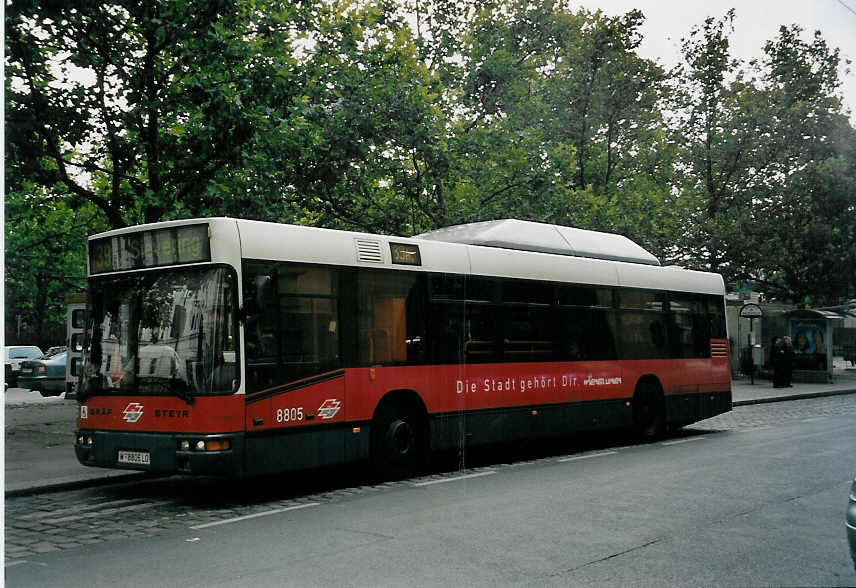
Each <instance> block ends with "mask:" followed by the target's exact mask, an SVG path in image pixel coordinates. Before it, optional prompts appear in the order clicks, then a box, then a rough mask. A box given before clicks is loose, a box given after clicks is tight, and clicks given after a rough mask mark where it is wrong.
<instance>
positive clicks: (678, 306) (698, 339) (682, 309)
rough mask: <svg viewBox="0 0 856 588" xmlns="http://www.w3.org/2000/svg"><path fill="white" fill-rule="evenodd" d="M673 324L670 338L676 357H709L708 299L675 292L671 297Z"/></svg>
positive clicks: (709, 321)
mask: <svg viewBox="0 0 856 588" xmlns="http://www.w3.org/2000/svg"><path fill="white" fill-rule="evenodd" d="M669 307H670V309H671V311H672V312H671V317H670V318H671V323H670V327H671V328H670V332H669V336H670V339H671V342H670V347H671V351H672V355H673V356H674V357H709V356H710V337H711V320H710V316H709V315H708V312H707V297H706V296H702V295H699V294H685V293H679V292H673V293H671V294H670V296H669Z"/></svg>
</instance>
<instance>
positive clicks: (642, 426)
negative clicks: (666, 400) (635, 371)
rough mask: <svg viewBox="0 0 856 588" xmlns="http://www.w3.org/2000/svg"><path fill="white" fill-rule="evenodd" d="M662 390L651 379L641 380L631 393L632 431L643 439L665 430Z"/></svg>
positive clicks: (655, 436)
mask: <svg viewBox="0 0 856 588" xmlns="http://www.w3.org/2000/svg"><path fill="white" fill-rule="evenodd" d="M665 420H666V419H665V409H664V404H663V392H662V390H661V389H660V386H659V384H657V383H656V382H655V381H652V380H642V381H641V382H639V384H637V385H636V392H635V393H634V394H633V432H634V433H635V434H636V436H638V437H639V438H640V439H642V440H644V441H651V440H653V439H656V438H658V437H660V436H661V435H662V434H663V431H664V430H665Z"/></svg>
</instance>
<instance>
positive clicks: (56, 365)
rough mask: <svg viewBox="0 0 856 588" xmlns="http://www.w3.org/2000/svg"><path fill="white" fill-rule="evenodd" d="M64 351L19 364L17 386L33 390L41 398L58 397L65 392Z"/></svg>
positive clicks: (65, 354) (65, 355) (66, 354)
mask: <svg viewBox="0 0 856 588" xmlns="http://www.w3.org/2000/svg"><path fill="white" fill-rule="evenodd" d="M67 356H68V353H66V352H65V351H63V352H61V353H57V354H55V355H52V356H50V357H45V358H42V359H30V360H27V361H25V362H22V363H21V375H20V376H18V385H19V386H20V387H21V388H29V389H30V390H35V391H37V392H38V393H39V394H41V395H42V396H59V395H60V394H62V393H63V392H65V361H66V357H67Z"/></svg>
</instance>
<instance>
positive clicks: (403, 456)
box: [371, 403, 427, 478]
mask: <svg viewBox="0 0 856 588" xmlns="http://www.w3.org/2000/svg"><path fill="white" fill-rule="evenodd" d="M422 420H423V419H420V418H419V412H418V411H417V410H415V409H414V408H412V407H410V408H408V407H407V406H406V405H404V404H400V403H387V404H385V405H384V406H382V407H381V408H380V409H379V410H378V412H377V414H376V415H375V418H374V419H373V422H372V434H371V435H372V442H371V460H372V465H373V467H374V470H375V472H376V473H378V474H379V475H381V476H382V477H385V478H403V477H408V476H411V475H413V474H415V473H417V472H418V471H419V469H420V468H421V467H422V466H423V465H424V462H425V456H426V441H427V440H426V438H425V434H424V429H425V427H424V426H423V423H422Z"/></svg>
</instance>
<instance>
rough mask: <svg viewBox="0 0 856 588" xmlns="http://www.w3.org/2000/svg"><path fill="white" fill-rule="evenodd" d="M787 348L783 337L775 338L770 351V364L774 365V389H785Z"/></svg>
mask: <svg viewBox="0 0 856 588" xmlns="http://www.w3.org/2000/svg"><path fill="white" fill-rule="evenodd" d="M784 359H785V346H784V344H783V343H782V338H781V337H773V347H772V348H771V349H770V363H771V364H772V365H773V388H784V384H783V382H784V378H783V376H784V374H785V366H784Z"/></svg>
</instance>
